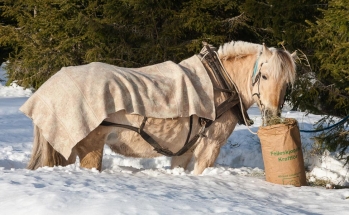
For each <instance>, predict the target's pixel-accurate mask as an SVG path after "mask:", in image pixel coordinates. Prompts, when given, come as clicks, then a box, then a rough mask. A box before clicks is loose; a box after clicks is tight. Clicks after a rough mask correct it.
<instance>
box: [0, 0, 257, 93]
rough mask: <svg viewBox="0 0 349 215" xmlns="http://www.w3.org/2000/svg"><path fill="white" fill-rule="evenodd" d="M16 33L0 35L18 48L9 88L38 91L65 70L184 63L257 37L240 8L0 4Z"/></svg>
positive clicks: (120, 0) (194, 0) (115, 1)
mask: <svg viewBox="0 0 349 215" xmlns="http://www.w3.org/2000/svg"><path fill="white" fill-rule="evenodd" d="M0 3H3V6H2V7H1V9H2V11H3V15H4V16H6V17H8V18H11V19H13V20H15V24H14V25H3V26H2V27H1V28H0V45H2V44H5V43H6V44H11V47H13V48H14V52H13V53H12V56H11V57H10V58H9V64H8V66H7V71H8V74H9V77H10V78H9V82H12V81H13V80H18V82H19V84H21V85H22V86H33V87H34V88H37V87H39V86H40V85H41V84H42V83H43V82H44V81H45V80H47V79H48V78H49V77H50V76H52V75H53V74H54V73H55V72H57V71H58V70H59V69H60V68H61V67H63V66H72V65H80V64H85V63H89V62H92V61H101V62H106V63H110V64H114V65H118V66H127V67H139V66H144V65H149V64H154V63H158V62H163V61H165V60H172V61H175V62H179V61H180V60H182V59H183V58H186V57H189V56H190V55H192V54H194V53H197V51H198V50H199V49H200V48H201V46H202V44H201V42H202V41H207V42H211V43H213V44H214V45H217V44H220V43H223V42H226V41H229V40H231V39H236V38H239V39H241V40H244V39H245V40H254V39H255V38H257V37H258V35H257V34H256V32H255V31H254V29H253V28H251V27H249V26H248V24H247V22H248V20H247V19H246V17H245V16H243V15H242V14H241V13H240V12H239V8H238V5H239V4H240V1H239V0H236V1H231V0H222V1H218V2H217V1H215V0H203V1H199V0H179V1H176V2H174V1H170V0H72V1H54V0H41V1H38V0H26V1H15V0H0Z"/></svg>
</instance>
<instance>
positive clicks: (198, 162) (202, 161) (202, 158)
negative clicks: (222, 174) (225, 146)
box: [194, 138, 222, 175]
mask: <svg viewBox="0 0 349 215" xmlns="http://www.w3.org/2000/svg"><path fill="white" fill-rule="evenodd" d="M221 146H222V144H221V143H219V142H217V141H214V140H212V139H208V138H202V139H201V140H200V142H199V143H198V145H197V147H196V148H195V150H194V158H195V166H194V175H200V174H201V173H202V172H203V171H204V170H205V169H206V168H207V167H212V166H213V165H214V163H215V161H216V159H217V157H218V155H219V152H220V148H221Z"/></svg>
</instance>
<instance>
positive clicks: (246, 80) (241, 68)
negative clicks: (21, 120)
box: [222, 55, 255, 109]
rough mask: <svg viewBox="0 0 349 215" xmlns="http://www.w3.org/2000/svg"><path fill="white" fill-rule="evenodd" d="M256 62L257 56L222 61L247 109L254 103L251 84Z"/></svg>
mask: <svg viewBox="0 0 349 215" xmlns="http://www.w3.org/2000/svg"><path fill="white" fill-rule="evenodd" d="M254 62H255V56H253V55H250V56H246V57H244V58H234V59H228V60H222V63H223V65H224V67H225V69H226V71H227V72H228V74H229V75H230V77H231V78H232V80H233V82H234V83H235V85H236V86H237V88H238V90H239V91H240V95H241V99H242V102H243V104H244V106H245V108H247V109H248V108H249V107H251V105H252V104H253V103H254V100H253V97H252V83H251V82H252V72H253V71H252V69H253V65H254ZM251 65H252V66H251Z"/></svg>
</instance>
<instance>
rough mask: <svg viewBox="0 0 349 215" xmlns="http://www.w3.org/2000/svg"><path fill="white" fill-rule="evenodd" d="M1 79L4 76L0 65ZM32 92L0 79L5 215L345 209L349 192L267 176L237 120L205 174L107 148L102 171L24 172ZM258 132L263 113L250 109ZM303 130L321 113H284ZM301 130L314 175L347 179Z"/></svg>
mask: <svg viewBox="0 0 349 215" xmlns="http://www.w3.org/2000/svg"><path fill="white" fill-rule="evenodd" d="M0 79H5V77H4V71H3V70H1V69H0ZM30 95H31V91H30V90H28V89H27V90H24V89H23V88H22V87H20V86H17V85H16V84H13V85H12V86H9V87H5V86H4V83H1V84H0V214H5V215H7V214H8V215H13V214H45V215H49V214H84V215H89V214H103V215H104V214H145V215H147V214H215V213H221V214H331V215H333V214H336V215H339V214H348V213H349V199H348V198H349V190H348V189H325V188H324V187H319V186H304V187H293V186H282V185H277V184H272V183H268V182H266V181H265V178H264V171H263V168H264V166H263V159H262V154H261V148H260V144H259V140H258V137H257V136H256V135H253V134H251V133H249V132H248V130H247V129H246V127H245V126H237V128H236V130H235V131H234V133H233V134H232V135H231V137H230V138H229V140H228V142H227V144H226V145H225V146H224V147H223V148H222V150H221V153H220V155H219V158H218V160H217V162H216V165H215V167H212V168H208V169H206V170H205V171H204V173H203V174H202V175H200V176H194V175H192V174H191V172H190V171H184V170H183V169H174V170H171V169H170V168H169V166H170V159H169V158H166V157H160V158H156V159H133V158H124V157H122V156H119V155H116V154H114V153H112V152H111V150H110V149H108V148H105V152H104V153H105V154H104V158H103V171H102V172H101V173H99V172H98V171H96V170H87V169H83V168H80V166H79V164H78V163H76V164H74V165H70V166H67V167H53V168H49V167H44V168H40V169H38V170H36V171H29V170H27V169H26V168H25V167H26V164H27V162H28V160H29V157H30V153H31V147H32V138H33V135H32V129H33V127H32V122H31V120H30V119H28V118H27V117H26V116H24V115H23V114H22V113H21V112H19V110H18V108H19V107H20V106H21V105H22V104H23V103H24V102H25V101H26V100H27V98H28V97H29V96H30ZM249 114H250V117H251V119H254V121H255V125H254V126H253V127H252V128H251V129H252V130H253V131H257V129H258V126H259V125H260V117H259V111H258V109H257V108H256V107H252V108H251V109H250V110H249ZM283 116H287V117H292V118H296V119H297V120H298V122H299V125H300V128H301V129H312V128H313V127H312V125H313V124H314V123H315V122H316V121H317V120H319V119H320V118H321V116H316V115H311V114H309V115H306V114H304V113H302V112H294V111H287V110H286V111H284V113H283ZM312 135H314V134H309V133H301V137H302V144H303V147H304V149H305V151H304V158H305V165H306V167H307V169H308V173H307V174H308V178H309V180H314V179H321V180H324V181H327V182H328V183H332V184H340V185H349V173H348V167H343V162H340V161H337V160H336V159H334V157H333V155H332V154H329V153H325V154H323V155H316V153H314V152H313V151H314V150H312V149H313V147H312V146H313V140H312V139H311V138H312Z"/></svg>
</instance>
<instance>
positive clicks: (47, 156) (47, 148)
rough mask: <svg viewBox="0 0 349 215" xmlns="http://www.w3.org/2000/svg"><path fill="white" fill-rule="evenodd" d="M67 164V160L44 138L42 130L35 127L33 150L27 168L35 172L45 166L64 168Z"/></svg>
mask: <svg viewBox="0 0 349 215" xmlns="http://www.w3.org/2000/svg"><path fill="white" fill-rule="evenodd" d="M65 162H66V160H65V158H64V157H63V156H62V155H61V154H60V153H58V152H57V151H56V150H54V148H53V147H52V146H51V144H50V143H49V142H47V140H46V139H45V138H44V136H43V135H42V132H41V129H40V128H39V127H37V126H36V125H34V141H33V150H32V155H31V158H30V161H29V163H28V166H27V168H28V169H32V170H34V169H37V168H39V167H43V166H50V167H53V166H63V164H64V163H65Z"/></svg>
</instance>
